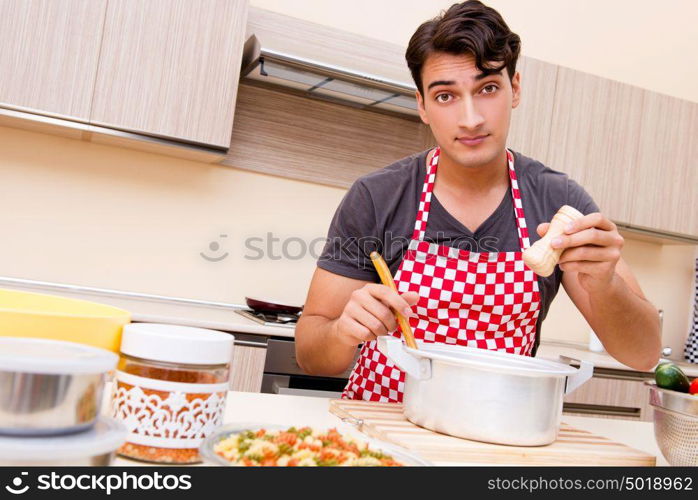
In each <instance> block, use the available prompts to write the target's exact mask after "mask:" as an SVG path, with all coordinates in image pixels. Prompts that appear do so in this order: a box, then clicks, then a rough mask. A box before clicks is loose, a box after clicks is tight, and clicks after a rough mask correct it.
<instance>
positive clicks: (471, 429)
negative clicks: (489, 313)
mask: <svg viewBox="0 0 698 500" xmlns="http://www.w3.org/2000/svg"><path fill="white" fill-rule="evenodd" d="M418 347H419V349H410V348H409V347H407V346H405V345H404V344H403V343H402V340H400V339H398V338H395V337H391V336H389V335H385V336H381V337H379V338H378V349H379V350H380V351H381V352H382V353H383V354H385V355H386V356H387V357H388V358H389V359H390V360H391V361H393V363H395V364H396V365H397V366H398V367H399V368H400V369H401V370H402V371H404V372H405V388H404V398H403V405H404V413H405V416H406V417H407V419H408V420H409V421H410V422H413V423H414V424H416V425H419V426H421V427H425V428H427V429H431V430H434V431H437V432H442V433H444V434H449V435H451V436H457V437H462V438H466V439H473V440H476V441H484V442H488V443H498V444H508V445H517V446H541V445H546V444H550V443H552V442H553V441H555V439H556V438H557V433H558V430H559V427H560V417H561V415H562V399H563V396H564V395H565V394H569V393H570V392H572V391H574V390H575V389H576V388H577V387H579V386H580V385H582V384H583V383H584V382H586V381H587V380H589V379H590V378H591V376H592V374H593V370H594V366H593V364H592V363H589V362H587V361H579V360H572V359H571V358H567V357H565V356H560V360H561V361H562V362H556V361H550V360H546V359H537V358H531V357H528V356H521V355H517V354H509V353H504V352H497V351H489V350H486V349H477V348H471V347H462V346H454V345H445V344H434V343H423V342H418ZM572 361H577V362H578V363H579V365H580V366H579V368H574V367H572V366H570V365H569V363H571V362H572Z"/></svg>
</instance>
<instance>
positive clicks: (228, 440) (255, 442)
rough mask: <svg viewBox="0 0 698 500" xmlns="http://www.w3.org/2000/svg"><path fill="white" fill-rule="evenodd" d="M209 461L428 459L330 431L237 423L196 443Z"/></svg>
mask: <svg viewBox="0 0 698 500" xmlns="http://www.w3.org/2000/svg"><path fill="white" fill-rule="evenodd" d="M200 452H201V456H202V457H203V459H204V460H205V461H206V462H207V463H209V464H211V465H224V466H242V467H245V466H251V467H256V466H270V467H284V466H286V467H294V466H295V467H316V466H320V467H322V466H325V467H332V466H344V467H381V466H383V467H399V466H420V465H421V466H425V465H430V463H429V462H427V461H426V460H424V459H422V458H421V457H419V456H417V455H415V454H413V453H411V452H409V451H407V450H405V449H403V448H400V447H397V446H394V445H389V444H387V443H383V442H380V441H378V440H374V439H371V438H367V437H364V436H361V437H360V438H357V437H356V436H355V435H354V434H353V433H346V432H341V431H340V430H337V429H336V428H331V429H319V428H313V427H300V426H294V427H282V426H278V425H240V424H232V425H227V426H225V427H221V428H220V429H218V430H217V431H216V432H215V433H213V434H212V435H210V436H209V437H207V438H206V439H205V440H204V442H203V443H202V444H201V449H200Z"/></svg>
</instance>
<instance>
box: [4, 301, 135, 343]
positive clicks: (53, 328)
mask: <svg viewBox="0 0 698 500" xmlns="http://www.w3.org/2000/svg"><path fill="white" fill-rule="evenodd" d="M130 320H131V314H130V313H129V312H128V311H125V310H123V309H119V308H118V307H112V306H108V305H104V304H98V303H96V302H89V301H87V300H78V299H68V298H65V297H57V296H55V295H47V294H41V293H30V292H20V291H16V290H3V289H0V337H32V338H45V339H53V340H66V341H69V342H77V343H80V344H87V345H92V346H95V347H101V348H103V349H108V350H110V351H112V352H115V353H116V352H118V351H119V343H120V341H121V330H122V328H123V326H124V325H125V324H126V323H128V322H129V321H130Z"/></svg>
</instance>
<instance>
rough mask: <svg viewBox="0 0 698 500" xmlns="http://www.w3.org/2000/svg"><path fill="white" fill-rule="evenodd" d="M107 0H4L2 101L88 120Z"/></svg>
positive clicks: (0, 14)
mask: <svg viewBox="0 0 698 500" xmlns="http://www.w3.org/2000/svg"><path fill="white" fill-rule="evenodd" d="M106 7H107V0H0V106H2V107H7V108H12V109H20V110H23V111H29V112H32V113H37V114H44V115H50V116H56V117H60V118H68V119H74V120H78V121H84V122H87V121H88V120H89V117H90V105H91V103H92V94H93V89H94V83H95V76H96V74H97V60H98V56H99V44H100V41H101V37H102V26H103V23H104V13H105V11H106Z"/></svg>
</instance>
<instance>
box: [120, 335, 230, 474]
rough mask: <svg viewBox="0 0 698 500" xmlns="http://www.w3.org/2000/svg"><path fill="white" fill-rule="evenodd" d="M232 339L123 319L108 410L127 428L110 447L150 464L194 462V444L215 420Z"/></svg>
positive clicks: (220, 415)
mask: <svg viewBox="0 0 698 500" xmlns="http://www.w3.org/2000/svg"><path fill="white" fill-rule="evenodd" d="M234 340H235V339H234V337H233V335H230V334H228V333H223V332H219V331H215V330H207V329H203V328H193V327H186V326H177V325H167V324H158V323H132V324H129V325H126V326H124V329H123V335H122V339H121V355H120V359H119V363H118V369H117V371H116V373H115V376H114V384H113V389H112V400H111V403H112V405H111V412H112V416H113V417H114V418H115V419H117V420H119V421H121V422H123V423H124V424H125V425H126V427H127V428H128V430H129V434H128V437H127V440H126V441H127V442H126V443H125V444H124V445H123V446H122V447H121V448H119V450H118V453H119V454H121V455H123V456H125V457H129V458H133V459H136V460H143V461H147V462H156V463H176V464H187V463H197V462H201V457H200V455H199V446H200V445H201V443H202V441H203V440H204V438H206V437H207V436H209V435H210V434H212V433H213V431H215V430H216V429H217V428H218V427H219V426H220V425H222V423H223V413H224V410H225V401H226V396H227V392H228V379H229V375H230V364H231V360H232V356H233V345H234Z"/></svg>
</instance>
